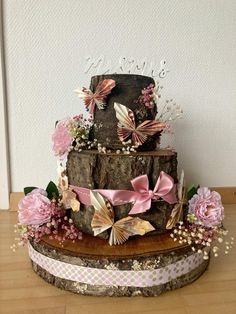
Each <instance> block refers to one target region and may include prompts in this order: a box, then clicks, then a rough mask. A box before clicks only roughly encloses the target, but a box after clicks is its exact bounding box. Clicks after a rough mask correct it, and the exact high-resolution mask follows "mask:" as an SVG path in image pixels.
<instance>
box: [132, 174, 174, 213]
mask: <svg viewBox="0 0 236 314" xmlns="http://www.w3.org/2000/svg"><path fill="white" fill-rule="evenodd" d="M131 184H132V186H133V188H134V191H136V192H137V199H136V201H135V203H134V206H133V207H132V209H131V211H130V212H129V214H139V213H143V212H145V211H147V210H148V209H149V208H150V207H151V201H152V200H158V199H160V198H162V199H163V200H164V201H166V202H167V203H169V204H174V203H176V202H177V199H176V195H175V184H174V180H173V178H172V177H171V176H169V175H168V174H166V173H165V172H164V171H161V173H160V176H159V178H158V179H157V182H156V185H155V187H154V189H153V191H152V190H149V181H148V176H147V175H142V176H139V177H137V178H135V179H133V180H132V181H131Z"/></svg>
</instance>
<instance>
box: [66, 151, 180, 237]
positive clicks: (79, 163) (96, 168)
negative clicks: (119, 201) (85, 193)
mask: <svg viewBox="0 0 236 314" xmlns="http://www.w3.org/2000/svg"><path fill="white" fill-rule="evenodd" d="M161 171H164V172H165V173H167V174H168V175H170V176H171V177H172V178H173V180H174V182H175V183H177V154H176V153H175V152H172V151H169V150H157V151H149V152H136V153H132V154H129V155H128V154H123V153H121V154H116V153H107V154H101V153H99V152H98V151H92V150H89V151H82V152H77V151H72V152H70V154H69V156H68V161H67V176H68V180H69V184H71V185H74V186H79V187H83V188H88V189H112V190H133V188H132V185H131V180H133V179H134V178H136V177H138V176H140V175H144V174H146V175H147V176H148V180H149V189H150V190H153V188H154V186H155V184H156V182H157V180H158V177H159V175H160V173H161ZM173 207H174V205H173V204H169V203H167V202H166V201H163V200H161V199H160V200H157V201H153V202H152V203H151V208H150V209H149V210H148V211H146V212H145V213H141V214H135V215H132V216H135V217H139V218H141V219H144V220H147V221H149V222H150V223H151V224H152V226H153V227H154V228H155V231H152V232H151V233H149V234H162V233H165V232H166V231H167V230H166V223H167V221H168V219H169V217H170V214H171V211H172V209H173ZM131 208H132V204H130V203H129V204H124V205H119V206H114V214H115V221H116V220H119V219H122V218H124V217H127V216H128V215H129V211H130V210H131ZM93 215H94V208H93V206H88V205H82V204H81V209H80V211H79V212H73V211H71V218H72V219H73V221H74V222H75V224H76V226H77V228H79V229H80V230H81V231H83V232H85V233H88V234H91V235H93V230H92V227H91V221H92V218H93ZM99 236H100V237H101V238H108V232H107V231H104V232H103V233H102V234H100V235H99Z"/></svg>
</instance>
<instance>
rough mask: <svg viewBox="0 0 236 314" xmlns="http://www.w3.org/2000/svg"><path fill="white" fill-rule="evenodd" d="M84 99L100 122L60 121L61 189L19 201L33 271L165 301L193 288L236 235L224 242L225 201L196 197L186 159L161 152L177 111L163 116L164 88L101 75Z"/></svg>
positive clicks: (36, 191)
mask: <svg viewBox="0 0 236 314" xmlns="http://www.w3.org/2000/svg"><path fill="white" fill-rule="evenodd" d="M77 93H78V96H79V97H80V98H82V99H83V101H84V104H85V106H86V108H87V110H88V111H89V112H90V114H91V116H92V118H91V119H90V118H89V119H85V118H84V117H83V115H78V116H75V117H72V118H68V119H65V120H62V121H59V122H58V123H57V125H56V128H55V131H54V134H53V142H54V146H53V150H54V152H55V155H56V156H58V157H59V159H60V161H59V162H58V168H57V171H58V175H59V184H58V186H56V184H54V183H53V182H50V183H49V184H48V186H47V187H46V189H45V190H43V189H40V188H35V187H27V188H25V197H24V198H23V199H22V201H21V202H20V203H19V226H18V227H19V231H20V239H21V242H26V241H27V240H29V243H28V244H29V255H30V258H31V260H32V266H33V269H34V271H35V272H36V273H37V274H38V275H39V276H41V277H42V278H43V279H44V280H46V281H47V282H49V283H51V284H54V285H55V286H57V287H59V288H62V289H65V290H68V291H72V292H75V293H80V294H84V295H98V296H137V295H142V296H157V295H159V294H161V293H162V292H164V291H168V290H172V289H176V288H180V287H182V286H184V285H186V284H189V283H191V282H192V281H194V280H195V279H197V278H198V277H199V276H200V275H201V274H202V273H203V272H204V271H205V270H206V268H207V266H208V263H209V258H210V252H212V253H213V254H214V256H218V251H219V247H218V243H223V245H225V248H224V251H225V253H226V254H228V251H229V249H230V248H231V247H232V245H233V238H231V240H228V241H225V242H224V240H223V237H224V236H226V235H227V231H226V230H224V229H223V227H222V226H223V224H222V221H223V217H224V211H223V210H224V208H223V206H222V203H221V199H220V195H219V194H218V193H217V192H215V191H210V190H209V189H208V188H196V187H194V186H192V187H191V188H190V189H188V193H187V189H186V187H185V183H184V172H183V171H182V172H181V175H180V176H179V177H178V176H177V154H176V153H175V152H173V151H172V150H162V149H158V145H157V144H158V143H159V140H160V135H161V133H162V131H163V130H165V129H167V130H168V123H167V121H170V120H172V118H173V117H174V116H172V109H171V105H170V104H169V103H168V102H166V105H165V107H164V108H166V112H165V111H162V112H161V115H159V116H158V118H157V115H156V114H157V99H158V98H159V96H160V95H159V90H158V88H155V83H154V81H153V79H152V78H149V77H146V76H141V75H124V74H122V75H120V74H109V75H98V76H94V77H92V80H91V87H90V89H87V88H85V87H84V88H82V89H79V90H77ZM173 106H174V109H173V112H174V114H177V116H178V115H179V112H180V111H179V109H178V110H177V108H176V106H175V104H173ZM166 116H167V117H169V118H168V119H169V120H168V119H166V118H163V117H166ZM64 159H66V160H67V163H66V166H65V165H64V164H63V162H62V160H64ZM22 225H23V227H22ZM170 230H171V231H170ZM108 238H109V240H108ZM214 240H216V241H217V245H215V244H214ZM20 244H22V243H20ZM121 244H122V245H121ZM14 248H15V247H14ZM211 248H212V249H211Z"/></svg>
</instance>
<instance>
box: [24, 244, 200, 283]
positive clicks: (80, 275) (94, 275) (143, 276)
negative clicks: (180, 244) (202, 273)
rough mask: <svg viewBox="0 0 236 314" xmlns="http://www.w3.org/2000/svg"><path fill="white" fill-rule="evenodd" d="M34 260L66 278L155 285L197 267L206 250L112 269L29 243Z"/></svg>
mask: <svg viewBox="0 0 236 314" xmlns="http://www.w3.org/2000/svg"><path fill="white" fill-rule="evenodd" d="M29 256H30V258H31V260H32V261H33V262H35V263H36V264H38V265H39V266H40V267H42V268H43V269H45V270H46V271H47V272H49V273H50V274H52V275H54V276H56V277H60V278H62V279H67V280H72V281H76V282H80V283H85V284H90V285H102V286H126V287H127V286H129V287H152V286H158V285H161V284H164V283H167V282H169V281H171V280H173V279H176V278H177V277H180V276H182V275H184V274H187V273H188V272H190V271H192V270H194V269H195V268H197V267H198V266H199V265H200V264H201V263H203V258H202V254H199V253H193V254H191V255H190V256H188V257H187V258H184V259H182V260H180V261H178V262H176V263H173V264H169V265H167V266H165V267H162V268H157V269H152V270H108V269H99V268H91V267H84V266H78V265H73V264H69V263H65V262H61V261H58V260H55V259H53V258H50V257H47V256H45V255H43V254H41V253H39V252H37V251H36V250H35V249H34V248H33V247H32V245H31V244H29Z"/></svg>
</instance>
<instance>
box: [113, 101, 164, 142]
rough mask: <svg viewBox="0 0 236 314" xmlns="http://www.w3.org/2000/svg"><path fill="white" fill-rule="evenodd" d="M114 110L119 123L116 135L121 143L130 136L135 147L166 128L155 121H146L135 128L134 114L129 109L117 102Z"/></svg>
mask: <svg viewBox="0 0 236 314" xmlns="http://www.w3.org/2000/svg"><path fill="white" fill-rule="evenodd" d="M114 109H115V111H116V117H117V119H118V121H119V122H118V129H117V134H118V137H119V139H120V141H122V142H125V141H126V140H127V139H128V138H129V137H130V136H132V142H133V143H134V144H135V145H137V146H139V145H142V144H143V143H144V142H145V141H146V140H147V138H148V136H151V135H154V134H155V133H157V132H160V131H162V130H163V129H164V128H165V126H166V125H165V123H162V122H159V121H157V120H146V121H144V122H142V123H141V124H140V125H138V126H137V127H136V123H135V117H134V113H133V111H132V110H131V109H129V108H127V107H126V106H124V105H121V104H119V103H117V102H115V104H114Z"/></svg>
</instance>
